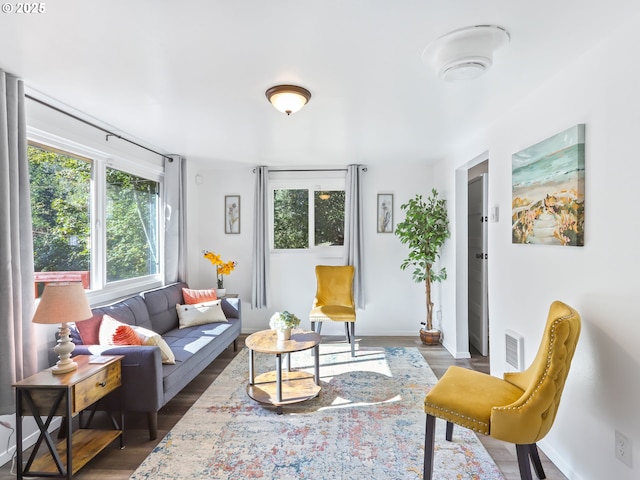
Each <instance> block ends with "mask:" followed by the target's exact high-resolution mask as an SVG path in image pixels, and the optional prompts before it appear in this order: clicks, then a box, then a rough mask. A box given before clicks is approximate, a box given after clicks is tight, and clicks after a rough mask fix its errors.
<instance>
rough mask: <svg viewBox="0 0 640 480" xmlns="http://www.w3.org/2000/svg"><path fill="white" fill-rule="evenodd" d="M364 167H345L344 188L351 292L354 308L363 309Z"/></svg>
mask: <svg viewBox="0 0 640 480" xmlns="http://www.w3.org/2000/svg"><path fill="white" fill-rule="evenodd" d="M364 171H365V167H363V166H362V165H349V166H348V167H347V179H346V180H347V181H346V189H345V219H344V220H345V232H344V245H345V248H346V253H347V254H346V257H347V259H346V260H347V265H353V266H354V267H355V277H354V279H353V294H354V300H355V303H356V308H360V309H363V308H364V306H365V298H364V278H365V277H364V271H363V269H364V238H363V235H364V231H363V229H362V215H363V205H362V188H361V182H362V175H363V173H364Z"/></svg>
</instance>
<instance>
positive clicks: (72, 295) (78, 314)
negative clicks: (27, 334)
mask: <svg viewBox="0 0 640 480" xmlns="http://www.w3.org/2000/svg"><path fill="white" fill-rule="evenodd" d="M92 316H93V314H92V313H91V307H90V306H89V301H88V300H87V295H86V294H85V292H84V287H83V286H82V283H80V282H65V283H49V284H47V285H46V286H45V287H44V292H43V293H42V297H41V298H40V303H38V308H36V313H35V314H34V315H33V320H32V322H33V323H48V324H55V323H69V322H80V321H82V320H88V319H90V318H91V317H92Z"/></svg>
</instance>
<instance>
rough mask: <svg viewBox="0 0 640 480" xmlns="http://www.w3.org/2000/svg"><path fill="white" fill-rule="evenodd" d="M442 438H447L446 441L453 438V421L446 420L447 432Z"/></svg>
mask: <svg viewBox="0 0 640 480" xmlns="http://www.w3.org/2000/svg"><path fill="white" fill-rule="evenodd" d="M444 438H446V439H447V442H450V441H451V440H452V439H453V423H451V422H447V432H446V434H445V437H444Z"/></svg>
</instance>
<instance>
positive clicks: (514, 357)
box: [504, 330, 524, 372]
mask: <svg viewBox="0 0 640 480" xmlns="http://www.w3.org/2000/svg"><path fill="white" fill-rule="evenodd" d="M504 340H505V342H504V343H505V362H506V371H507V372H521V371H523V370H524V337H523V336H522V335H520V334H519V333H516V332H514V331H512V330H506V331H505V334H504Z"/></svg>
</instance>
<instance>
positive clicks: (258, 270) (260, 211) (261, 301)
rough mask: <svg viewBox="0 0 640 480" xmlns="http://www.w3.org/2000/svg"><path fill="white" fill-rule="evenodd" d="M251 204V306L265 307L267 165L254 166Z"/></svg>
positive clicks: (267, 290)
mask: <svg viewBox="0 0 640 480" xmlns="http://www.w3.org/2000/svg"><path fill="white" fill-rule="evenodd" d="M253 205H254V208H253V210H254V214H253V261H252V283H251V308H266V307H267V303H268V298H269V223H268V222H269V167H265V166H261V167H256V186H255V198H254V204H253Z"/></svg>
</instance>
